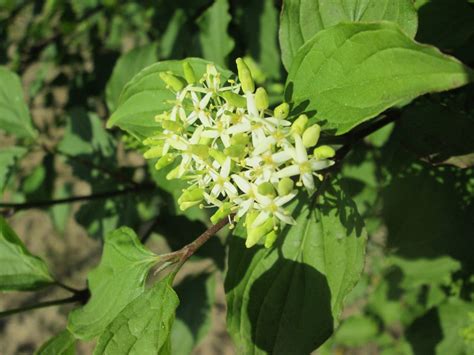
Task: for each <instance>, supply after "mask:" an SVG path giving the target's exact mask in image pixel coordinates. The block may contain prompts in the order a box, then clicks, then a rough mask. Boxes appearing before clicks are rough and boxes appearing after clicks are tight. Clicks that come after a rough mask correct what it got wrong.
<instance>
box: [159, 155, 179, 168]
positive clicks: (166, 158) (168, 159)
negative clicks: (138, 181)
mask: <svg viewBox="0 0 474 355" xmlns="http://www.w3.org/2000/svg"><path fill="white" fill-rule="evenodd" d="M174 159H175V156H174V155H173V154H165V155H163V156H162V157H161V158H160V159H159V160H158V161H157V162H156V164H155V169H156V170H160V169H163V168H164V167H166V166H168V165H170V164H171V163H172V162H174Z"/></svg>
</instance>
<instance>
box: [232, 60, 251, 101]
mask: <svg viewBox="0 0 474 355" xmlns="http://www.w3.org/2000/svg"><path fill="white" fill-rule="evenodd" d="M235 62H236V63H237V72H238V75H239V80H240V83H241V84H242V91H243V92H244V93H253V92H254V91H255V83H254V82H253V78H252V73H251V72H250V69H249V67H248V66H247V64H245V62H244V60H243V59H242V58H237V60H236V61H235Z"/></svg>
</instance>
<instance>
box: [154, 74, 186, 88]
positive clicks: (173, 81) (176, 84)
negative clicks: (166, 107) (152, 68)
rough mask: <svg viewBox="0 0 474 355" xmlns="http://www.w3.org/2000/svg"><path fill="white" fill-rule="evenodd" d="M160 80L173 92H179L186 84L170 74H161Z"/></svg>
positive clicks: (181, 79)
mask: <svg viewBox="0 0 474 355" xmlns="http://www.w3.org/2000/svg"><path fill="white" fill-rule="evenodd" d="M160 78H161V80H163V81H164V82H165V84H166V85H167V86H169V87H170V88H172V89H173V90H174V91H181V90H183V88H184V87H185V86H186V82H185V81H184V79H183V78H181V77H179V76H176V75H174V74H172V73H166V72H161V73H160Z"/></svg>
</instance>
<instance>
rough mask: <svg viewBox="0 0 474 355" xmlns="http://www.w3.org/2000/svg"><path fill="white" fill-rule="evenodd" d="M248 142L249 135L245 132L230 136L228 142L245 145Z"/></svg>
mask: <svg viewBox="0 0 474 355" xmlns="http://www.w3.org/2000/svg"><path fill="white" fill-rule="evenodd" d="M249 142H250V137H249V135H248V134H246V133H237V134H234V135H233V136H232V137H231V138H230V144H232V145H243V146H246V145H247V144H249Z"/></svg>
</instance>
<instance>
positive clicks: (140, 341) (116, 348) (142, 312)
mask: <svg viewBox="0 0 474 355" xmlns="http://www.w3.org/2000/svg"><path fill="white" fill-rule="evenodd" d="M172 281H173V275H168V276H167V277H166V278H165V279H163V280H161V281H160V282H158V283H157V284H156V285H155V286H153V288H152V289H150V290H148V291H146V292H145V293H143V294H142V295H141V296H139V297H138V298H136V299H135V300H134V301H133V302H131V303H130V304H129V305H127V307H125V308H124V310H123V311H122V312H120V313H119V314H118V315H117V317H115V319H114V320H113V321H112V323H110V325H109V326H108V327H107V329H106V330H105V331H104V333H103V334H102V335H101V336H100V338H99V341H98V343H97V347H96V349H95V350H94V355H101V354H113V355H148V354H150V355H156V354H160V355H168V354H171V353H172V352H171V341H170V332H171V328H172V326H173V322H174V318H175V311H176V307H178V304H179V299H178V296H177V295H176V292H174V290H173V289H172V288H171V283H172Z"/></svg>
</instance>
